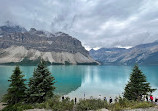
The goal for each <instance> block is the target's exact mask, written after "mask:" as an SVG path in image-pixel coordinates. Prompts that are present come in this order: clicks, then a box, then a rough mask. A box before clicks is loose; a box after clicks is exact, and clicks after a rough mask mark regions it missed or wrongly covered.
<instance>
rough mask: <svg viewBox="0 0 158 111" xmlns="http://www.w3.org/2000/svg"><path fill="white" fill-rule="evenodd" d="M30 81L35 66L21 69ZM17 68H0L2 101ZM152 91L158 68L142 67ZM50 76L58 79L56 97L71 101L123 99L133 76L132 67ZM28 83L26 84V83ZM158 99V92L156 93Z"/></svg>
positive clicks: (67, 70) (58, 70)
mask: <svg viewBox="0 0 158 111" xmlns="http://www.w3.org/2000/svg"><path fill="white" fill-rule="evenodd" d="M20 68H21V70H22V71H23V74H24V75H25V78H26V79H27V80H28V79H29V78H30V77H31V76H32V73H33V70H34V68H35V66H21V67H20ZM13 69H14V66H0V97H1V96H2V95H3V94H5V93H6V91H7V88H8V86H9V82H8V81H7V80H8V79H9V77H10V75H11V74H12V70H13ZM141 69H142V71H143V72H144V73H145V74H146V76H147V80H148V81H149V82H150V83H151V85H152V87H154V88H158V82H157V78H158V66H141ZM49 70H50V72H51V73H52V74H53V76H54V77H55V79H56V84H55V86H56V87H57V88H56V90H55V93H57V94H60V95H68V96H70V97H71V98H74V97H78V98H83V97H84V94H85V96H86V98H89V97H90V96H93V97H95V98H97V97H98V96H99V95H101V96H102V97H103V96H106V97H110V96H111V97H115V96H119V95H122V92H123V90H124V87H125V84H127V81H128V79H129V75H130V73H131V70H132V67H131V66H88V65H84V66H76V65H70V66H49ZM26 83H27V82H26ZM154 95H158V91H156V92H154Z"/></svg>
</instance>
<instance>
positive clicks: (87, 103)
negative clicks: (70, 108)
mask: <svg viewBox="0 0 158 111" xmlns="http://www.w3.org/2000/svg"><path fill="white" fill-rule="evenodd" d="M107 107H108V104H107V102H105V101H102V100H99V99H98V100H96V99H87V100H80V101H79V103H78V104H77V107H76V110H77V111H85V110H97V109H101V108H107Z"/></svg>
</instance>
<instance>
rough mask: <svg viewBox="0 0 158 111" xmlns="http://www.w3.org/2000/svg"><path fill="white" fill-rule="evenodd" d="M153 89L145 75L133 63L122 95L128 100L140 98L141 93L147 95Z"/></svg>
mask: <svg viewBox="0 0 158 111" xmlns="http://www.w3.org/2000/svg"><path fill="white" fill-rule="evenodd" d="M155 90H156V89H152V88H151V86H150V83H148V82H147V81H146V77H145V75H144V74H143V73H142V71H141V70H140V69H139V67H138V65H135V66H134V68H133V71H132V73H131V75H130V80H129V82H128V84H127V85H126V87H125V92H124V97H125V98H126V99H128V100H134V101H136V100H141V98H142V95H149V94H151V93H152V92H153V91H155Z"/></svg>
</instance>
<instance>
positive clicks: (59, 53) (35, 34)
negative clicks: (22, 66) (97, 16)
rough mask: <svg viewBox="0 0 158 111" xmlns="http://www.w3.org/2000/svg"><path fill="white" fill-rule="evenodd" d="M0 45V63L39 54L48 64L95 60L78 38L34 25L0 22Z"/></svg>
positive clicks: (79, 62) (19, 60)
mask: <svg viewBox="0 0 158 111" xmlns="http://www.w3.org/2000/svg"><path fill="white" fill-rule="evenodd" d="M0 49H1V53H0V64H3V63H14V62H15V63H16V62H19V63H21V62H22V61H23V60H24V59H28V60H30V61H32V60H37V59H39V58H43V59H44V60H46V61H48V62H50V63H51V64H97V62H96V61H94V60H93V59H92V58H91V57H90V56H89V52H88V51H87V50H86V49H85V48H84V47H83V46H82V44H81V42H80V41H79V40H77V39H76V38H74V37H72V36H70V35H68V34H66V33H63V32H57V33H55V34H53V33H50V32H46V31H41V30H36V29H35V28H31V29H30V30H29V31H27V30H26V29H25V28H22V27H20V26H1V27H0ZM13 51H14V52H13ZM19 51H20V52H19ZM23 51H24V52H23ZM21 52H23V53H21ZM37 53H38V54H37ZM36 54H37V55H36ZM30 55H31V56H30ZM44 55H45V56H44ZM10 58H12V59H10ZM32 58H35V59H32ZM49 58H51V60H50V59H49Z"/></svg>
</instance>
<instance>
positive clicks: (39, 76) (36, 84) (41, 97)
mask: <svg viewBox="0 0 158 111" xmlns="http://www.w3.org/2000/svg"><path fill="white" fill-rule="evenodd" d="M54 80H55V79H54V77H53V76H52V75H51V73H50V72H49V70H48V68H47V66H46V64H45V62H44V61H43V60H42V61H41V62H40V63H39V64H38V66H37V69H35V70H34V72H33V77H32V78H30V81H29V84H28V85H29V91H28V92H29V93H28V94H29V98H28V102H30V103H35V102H38V103H41V102H43V101H45V100H46V99H47V98H51V97H52V96H53V91H54V89H55V87H54V83H55V82H54Z"/></svg>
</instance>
